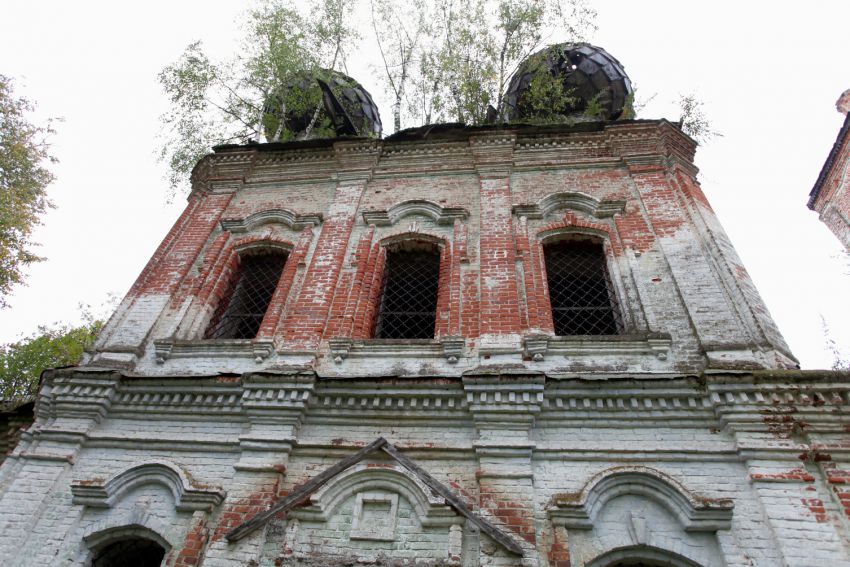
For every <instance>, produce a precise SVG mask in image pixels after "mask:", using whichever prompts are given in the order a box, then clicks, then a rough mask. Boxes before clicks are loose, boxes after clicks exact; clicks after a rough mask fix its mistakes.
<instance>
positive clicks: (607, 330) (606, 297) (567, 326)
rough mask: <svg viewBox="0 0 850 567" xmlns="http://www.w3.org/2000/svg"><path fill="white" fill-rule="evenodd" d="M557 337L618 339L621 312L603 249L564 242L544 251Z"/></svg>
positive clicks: (579, 242)
mask: <svg viewBox="0 0 850 567" xmlns="http://www.w3.org/2000/svg"><path fill="white" fill-rule="evenodd" d="M544 252H545V254H544V255H545V258H546V276H547V278H548V280H549V299H550V301H551V302H552V321H553V323H554V324H555V334H556V335H559V336H572V335H616V334H617V333H619V332H620V327H621V325H620V321H619V319H620V309H619V306H618V305H617V298H616V296H615V295H614V294H613V293H611V286H610V284H609V281H608V273H607V270H606V267H605V253H604V251H603V249H602V245H601V244H598V243H595V242H586V241H569V240H568V241H562V242H555V243H552V244H549V245H547V246H546V247H545V249H544Z"/></svg>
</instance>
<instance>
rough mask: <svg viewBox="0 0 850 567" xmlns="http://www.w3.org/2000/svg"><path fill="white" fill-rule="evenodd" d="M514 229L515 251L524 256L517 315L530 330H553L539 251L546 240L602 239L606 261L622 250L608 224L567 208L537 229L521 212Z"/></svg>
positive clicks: (542, 255) (544, 272) (547, 289)
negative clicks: (521, 303) (521, 305)
mask: <svg viewBox="0 0 850 567" xmlns="http://www.w3.org/2000/svg"><path fill="white" fill-rule="evenodd" d="M516 233H517V234H516V243H517V253H518V255H519V256H521V257H522V258H523V259H524V263H523V265H524V270H523V281H522V282H521V283H522V284H523V285H524V290H525V305H524V307H525V309H524V310H521V317H522V322H523V326H524V327H525V328H526V329H527V330H528V331H530V332H532V333H534V332H542V333H549V334H551V333H554V332H555V327H554V323H553V321H552V305H551V303H550V300H549V286H548V279H547V276H546V260H545V257H544V253H543V246H544V245H545V244H546V243H547V242H551V241H552V240H555V239H560V238H568V237H569V236H571V235H585V236H592V237H594V238H597V239H599V240H601V241H602V243H603V249H604V250H605V254H606V256H607V260H608V264H609V265H611V264H612V263H613V261H614V257H615V256H617V255H619V254H620V253H621V252H622V246H621V244H620V242H619V240H618V239H617V237H616V236H617V235H616V233H615V232H614V231H613V230H612V229H611V227H610V226H608V225H607V224H606V223H600V222H595V221H592V220H588V219H585V218H582V217H579V216H578V215H576V214H575V212H573V211H567V212H566V213H565V214H564V215H563V216H562V217H561V218H559V219H558V220H556V221H553V222H550V223H548V224H546V225H544V226H542V227H540V228H537V229H532V228H531V227H529V225H528V219H527V217H525V216H522V217H520V219H519V222H518V223H517V229H516Z"/></svg>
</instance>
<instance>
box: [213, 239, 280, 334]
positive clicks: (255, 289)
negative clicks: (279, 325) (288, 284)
mask: <svg viewBox="0 0 850 567" xmlns="http://www.w3.org/2000/svg"><path fill="white" fill-rule="evenodd" d="M285 263H286V254H283V253H281V252H267V253H263V254H252V255H245V256H243V257H241V258H240V259H239V267H238V269H237V270H236V271H235V273H234V274H233V280H232V283H231V285H230V290H231V291H230V293H229V294H228V295H227V296H226V297H224V298H222V300H221V302H220V303H219V305H218V307H217V308H216V310H215V313H213V316H212V319H211V322H210V326H209V328H208V329H207V332H206V335H205V338H207V339H253V338H254V337H256V336H257V332H258V331H259V330H260V324H261V323H262V322H263V317H264V316H265V314H266V309H268V307H269V302H270V301H271V299H272V295H273V294H274V290H275V289H276V288H277V282H278V280H280V275H281V273H282V272H283V265H284V264H285Z"/></svg>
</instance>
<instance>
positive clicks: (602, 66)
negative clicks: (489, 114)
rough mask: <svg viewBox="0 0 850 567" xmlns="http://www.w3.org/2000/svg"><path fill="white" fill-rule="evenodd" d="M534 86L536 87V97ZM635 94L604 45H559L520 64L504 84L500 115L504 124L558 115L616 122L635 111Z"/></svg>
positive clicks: (566, 117) (540, 52) (545, 118)
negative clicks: (505, 89)
mask: <svg viewBox="0 0 850 567" xmlns="http://www.w3.org/2000/svg"><path fill="white" fill-rule="evenodd" d="M557 79H560V81H558V80H557ZM547 81H548V83H547ZM541 85H542V86H541ZM532 89H536V90H537V94H536V95H535V97H534V99H532V95H531V94H530V93H531V91H532ZM633 92H634V91H633V89H632V84H631V81H629V77H628V75H626V72H625V71H624V70H623V66H622V65H621V64H620V62H619V61H617V60H616V59H614V57H612V56H611V55H609V54H608V52H606V51H605V50H604V49H602V48H601V47H596V46H593V45H590V44H588V43H560V44H557V45H552V46H549V47H547V48H545V49H542V50H540V51H538V52H537V53H534V54H533V55H530V56H529V57H528V58H527V59H526V60H525V61H523V62H522V63H521V64H520V66H519V68H518V69H517V72H516V73H515V74H514V76H513V77H511V82H510V83H509V84H508V89H507V92H506V93H505V97H504V100H503V102H502V108H501V115H502V118H503V119H504V120H505V121H507V122H511V121H514V122H516V121H522V120H533V119H543V120H557V119H558V118H559V117H562V118H563V119H564V120H582V119H595V120H599V119H606V120H616V119H617V118H621V117H631V115H632V114H633V111H632V108H631V104H632V94H633ZM540 93H543V94H542V95H541V94H540Z"/></svg>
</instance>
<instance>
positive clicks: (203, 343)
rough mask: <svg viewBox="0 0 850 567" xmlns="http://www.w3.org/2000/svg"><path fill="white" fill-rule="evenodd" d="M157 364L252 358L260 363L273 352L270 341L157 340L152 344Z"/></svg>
mask: <svg viewBox="0 0 850 567" xmlns="http://www.w3.org/2000/svg"><path fill="white" fill-rule="evenodd" d="M153 344H154V354H155V356H156V362H157V364H162V363H164V362H165V361H166V360H168V359H171V358H204V357H208V358H253V359H254V360H255V361H256V362H262V361H263V360H264V359H266V358H268V357H269V356H271V355H272V354H273V353H274V351H275V348H274V341H273V340H272V339H195V340H185V339H159V340H155V341H154V342H153Z"/></svg>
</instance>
